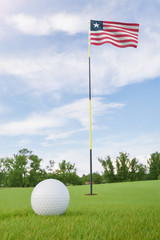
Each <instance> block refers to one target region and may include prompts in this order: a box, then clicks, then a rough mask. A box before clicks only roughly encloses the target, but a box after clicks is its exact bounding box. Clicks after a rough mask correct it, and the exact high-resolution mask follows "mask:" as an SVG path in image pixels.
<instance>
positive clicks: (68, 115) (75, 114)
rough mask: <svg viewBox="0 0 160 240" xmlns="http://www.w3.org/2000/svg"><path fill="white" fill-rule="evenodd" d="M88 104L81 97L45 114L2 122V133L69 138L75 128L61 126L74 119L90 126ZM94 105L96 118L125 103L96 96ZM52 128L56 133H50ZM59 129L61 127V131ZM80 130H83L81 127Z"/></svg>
mask: <svg viewBox="0 0 160 240" xmlns="http://www.w3.org/2000/svg"><path fill="white" fill-rule="evenodd" d="M88 105H89V104H88V99H81V100H78V101H75V102H73V103H71V104H67V105H64V106H61V107H59V108H54V109H52V110H51V111H49V112H46V113H43V114H42V113H41V114H35V113H34V114H32V115H30V116H29V117H27V118H26V119H24V120H18V121H15V122H8V123H4V124H1V125H0V135H4V136H18V135H47V136H48V137H47V140H49V139H50V140H51V139H54V140H55V139H59V138H62V139H63V138H67V137H69V136H70V135H71V134H73V133H75V130H70V131H65V132H64V130H62V129H61V128H62V127H64V126H65V127H66V129H67V125H68V123H69V124H70V125H71V124H72V121H76V122H77V123H79V124H80V127H81V128H82V129H88V128H89V116H88V115H89V110H88ZM93 106H94V107H93V119H95V118H96V116H97V115H100V114H104V112H106V111H110V110H116V109H117V108H121V107H123V106H124V104H121V103H110V104H105V103H103V99H101V98H95V99H93ZM51 129H52V131H53V133H54V132H55V134H50V132H51ZM57 129H59V131H58V130H57ZM76 131H77V130H76ZM78 131H81V129H79V130H78Z"/></svg>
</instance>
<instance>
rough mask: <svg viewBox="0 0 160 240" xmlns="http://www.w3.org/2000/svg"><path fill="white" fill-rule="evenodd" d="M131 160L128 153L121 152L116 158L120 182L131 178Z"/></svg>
mask: <svg viewBox="0 0 160 240" xmlns="http://www.w3.org/2000/svg"><path fill="white" fill-rule="evenodd" d="M129 164H130V161H129V158H128V154H127V153H122V152H120V156H119V157H117V158H116V168H117V179H118V181H120V182H121V181H127V180H128V177H129Z"/></svg>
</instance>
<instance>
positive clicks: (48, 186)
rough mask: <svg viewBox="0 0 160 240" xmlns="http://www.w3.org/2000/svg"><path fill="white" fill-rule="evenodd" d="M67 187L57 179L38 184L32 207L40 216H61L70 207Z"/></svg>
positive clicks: (33, 194)
mask: <svg viewBox="0 0 160 240" xmlns="http://www.w3.org/2000/svg"><path fill="white" fill-rule="evenodd" d="M69 200H70V197H69V192H68V189H67V187H66V186H65V185H64V184H63V183H62V182H60V181H59V180H56V179H46V180H44V181H42V182H40V183H38V184H37V185H36V186H35V188H34V189H33V191H32V195H31V205H32V208H33V210H34V212H35V213H36V214H38V215H61V214H63V213H64V212H65V211H66V210H67V207H68V205H69Z"/></svg>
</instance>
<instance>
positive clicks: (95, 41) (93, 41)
mask: <svg viewBox="0 0 160 240" xmlns="http://www.w3.org/2000/svg"><path fill="white" fill-rule="evenodd" d="M106 41H109V42H113V43H115V44H117V45H119V46H125V45H128V44H133V45H135V46H137V45H138V43H135V42H132V41H128V42H122V43H120V42H117V41H114V40H111V39H103V40H92V39H91V43H103V42H106Z"/></svg>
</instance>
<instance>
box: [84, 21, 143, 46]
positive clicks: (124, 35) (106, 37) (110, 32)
mask: <svg viewBox="0 0 160 240" xmlns="http://www.w3.org/2000/svg"><path fill="white" fill-rule="evenodd" d="M138 32H139V24H137V23H120V22H108V21H96V20H90V33H89V42H90V44H93V45H102V44H104V43H111V44H113V45H115V46H116V47H120V48H125V47H134V48H136V47H137V45H138Z"/></svg>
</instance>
